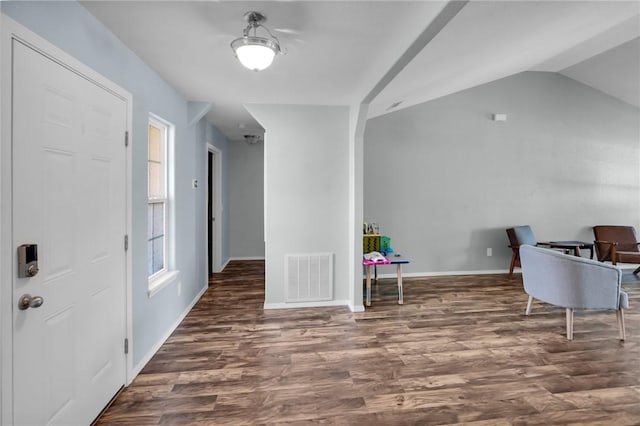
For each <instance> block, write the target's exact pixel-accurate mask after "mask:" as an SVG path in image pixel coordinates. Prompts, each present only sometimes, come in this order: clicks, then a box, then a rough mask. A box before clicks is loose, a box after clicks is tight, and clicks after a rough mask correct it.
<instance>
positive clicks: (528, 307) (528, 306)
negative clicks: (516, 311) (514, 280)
mask: <svg viewBox="0 0 640 426" xmlns="http://www.w3.org/2000/svg"><path fill="white" fill-rule="evenodd" d="M532 307H533V296H529V300H528V301H527V310H526V311H524V314H525V315H527V316H528V315H529V314H530V313H531V308H532Z"/></svg>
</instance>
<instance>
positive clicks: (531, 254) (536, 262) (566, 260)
mask: <svg viewBox="0 0 640 426" xmlns="http://www.w3.org/2000/svg"><path fill="white" fill-rule="evenodd" d="M520 260H521V263H522V280H523V282H524V290H525V292H527V294H528V295H529V301H528V303H527V309H526V315H529V314H530V313H531V306H532V303H533V299H534V298H535V299H538V300H541V301H543V302H546V303H550V304H552V305H556V306H561V307H563V308H566V313H567V339H569V340H573V310H574V309H615V311H616V315H617V318H618V329H619V333H620V340H625V337H626V336H625V329H624V311H623V309H627V308H628V307H629V297H628V296H627V293H625V292H624V291H622V290H621V289H620V282H621V278H622V271H621V270H620V269H619V268H617V267H616V266H612V265H608V264H605V263H601V262H597V261H595V260H591V259H585V258H581V257H575V256H571V255H568V254H564V253H559V252H557V251H553V250H549V249H543V248H539V247H533V246H529V245H524V246H521V247H520Z"/></svg>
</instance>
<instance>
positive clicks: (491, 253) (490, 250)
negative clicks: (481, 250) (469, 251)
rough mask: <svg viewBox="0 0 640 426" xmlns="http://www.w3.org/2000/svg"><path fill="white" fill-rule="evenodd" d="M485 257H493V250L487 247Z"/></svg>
mask: <svg viewBox="0 0 640 426" xmlns="http://www.w3.org/2000/svg"><path fill="white" fill-rule="evenodd" d="M487 256H488V257H491V256H493V249H492V248H491V247H487Z"/></svg>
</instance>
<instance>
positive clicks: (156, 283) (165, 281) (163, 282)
mask: <svg viewBox="0 0 640 426" xmlns="http://www.w3.org/2000/svg"><path fill="white" fill-rule="evenodd" d="M178 275H180V271H175V270H174V271H166V270H165V271H163V272H161V273H159V274H156V275H154V276H153V277H152V278H150V279H149V288H148V290H147V295H148V296H149V298H152V297H153V296H155V295H156V294H158V292H159V291H160V290H162V289H163V288H165V287H166V286H168V285H169V284H173V283H174V282H175V281H176V280H177V279H178Z"/></svg>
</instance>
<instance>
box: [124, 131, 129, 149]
mask: <svg viewBox="0 0 640 426" xmlns="http://www.w3.org/2000/svg"><path fill="white" fill-rule="evenodd" d="M124 146H129V131H125V132H124Z"/></svg>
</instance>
